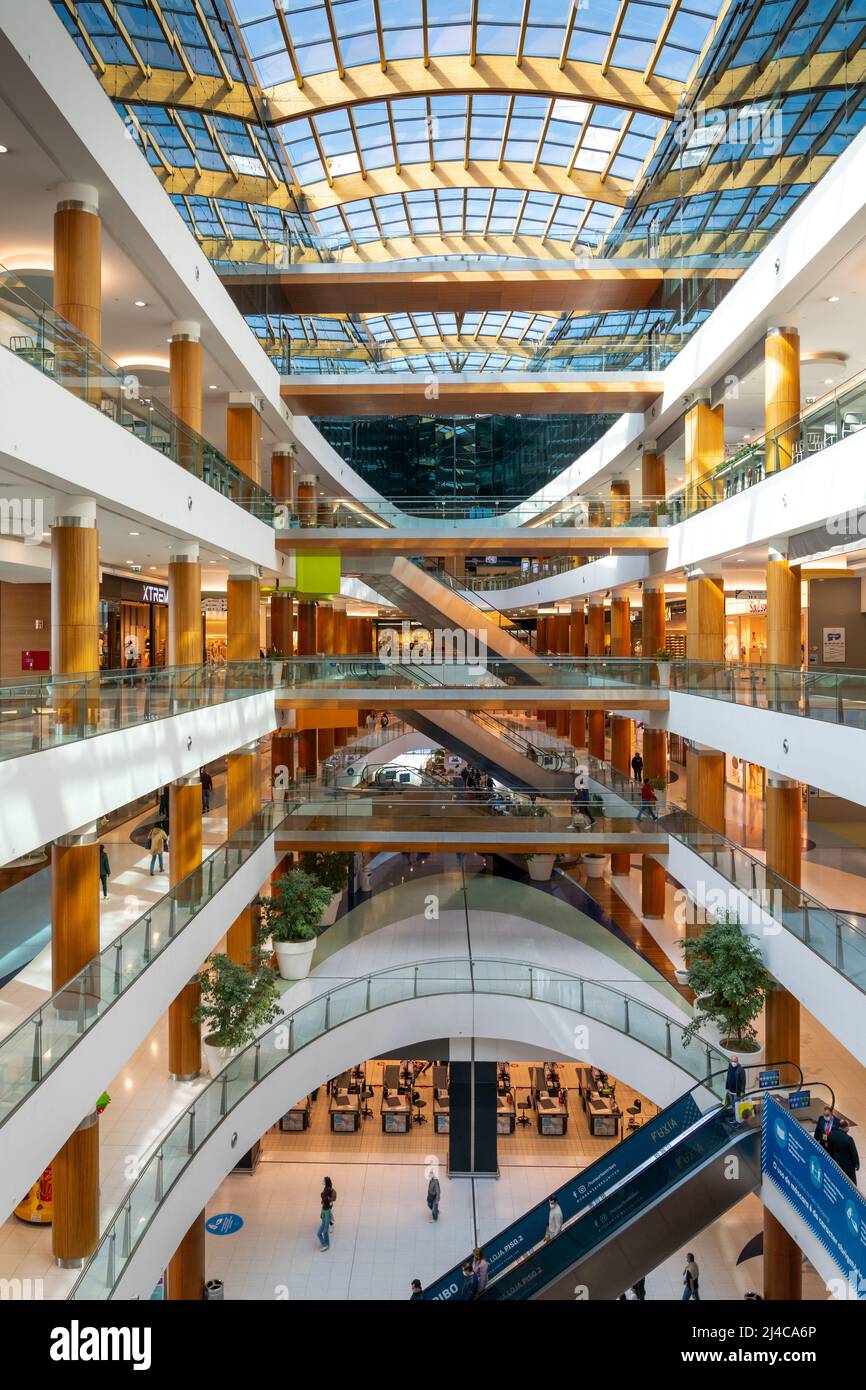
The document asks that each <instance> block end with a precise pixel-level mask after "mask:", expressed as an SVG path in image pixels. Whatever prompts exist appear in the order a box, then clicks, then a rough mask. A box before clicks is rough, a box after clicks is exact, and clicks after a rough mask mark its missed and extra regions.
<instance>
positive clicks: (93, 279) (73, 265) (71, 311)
mask: <svg viewBox="0 0 866 1390" xmlns="http://www.w3.org/2000/svg"><path fill="white" fill-rule="evenodd" d="M57 196H58V202H57V208H56V211H55V213H54V309H55V312H56V313H58V314H59V315H60V316H61V318H64V319H66V321H67V323H71V324H72V326H73V328H77V329H78V331H79V333H81V334H82V336H83V337H84V338H87V339H88V341H89V342H91V343H94V344H95V345H96V346H97V347H99V346H100V345H101V343H102V222H101V220H100V217H99V195H98V193H97V191H96V189H95V188H93V187H91V185H90V184H84V183H62V184H60V185H59V186H58V188H57Z"/></svg>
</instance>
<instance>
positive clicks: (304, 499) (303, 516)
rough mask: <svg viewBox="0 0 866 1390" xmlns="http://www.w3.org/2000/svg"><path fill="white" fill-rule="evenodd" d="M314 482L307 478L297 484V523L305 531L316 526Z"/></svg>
mask: <svg viewBox="0 0 866 1390" xmlns="http://www.w3.org/2000/svg"><path fill="white" fill-rule="evenodd" d="M316 491H317V488H316V480H315V478H314V477H311V476H309V475H308V476H307V477H305V478H301V480H300V482H299V483H298V521H299V523H300V525H301V526H302V527H304V528H305V529H310V528H312V527H315V525H316Z"/></svg>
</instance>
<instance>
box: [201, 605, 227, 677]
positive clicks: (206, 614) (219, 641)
mask: <svg viewBox="0 0 866 1390" xmlns="http://www.w3.org/2000/svg"><path fill="white" fill-rule="evenodd" d="M228 610H229V605H228V599H227V597H226V595H225V594H215V593H214V594H202V596H201V612H202V625H203V630H204V639H203V640H204V659H205V661H207V662H211V663H216V664H217V665H221V664H222V662H224V661H225V659H226V652H227V651H228Z"/></svg>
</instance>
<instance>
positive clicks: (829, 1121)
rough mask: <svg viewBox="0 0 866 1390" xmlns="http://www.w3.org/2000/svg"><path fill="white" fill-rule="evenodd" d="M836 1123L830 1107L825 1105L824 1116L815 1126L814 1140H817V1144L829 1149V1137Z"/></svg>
mask: <svg viewBox="0 0 866 1390" xmlns="http://www.w3.org/2000/svg"><path fill="white" fill-rule="evenodd" d="M838 1123H839V1121H838V1120H837V1119H836V1116H835V1114H834V1112H833V1107H832V1105H825V1106H824V1114H823V1115H822V1116H821V1118H820V1119H819V1120H818V1123H817V1124H816V1126H815V1138H816V1139H817V1140H818V1143H819V1144H823V1146H824V1148H825V1149H827V1148H829V1146H830V1135H831V1134H832V1133H833V1131H834V1129H835V1128H836V1126H837V1125H838Z"/></svg>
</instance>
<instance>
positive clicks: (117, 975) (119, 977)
mask: <svg viewBox="0 0 866 1390" xmlns="http://www.w3.org/2000/svg"><path fill="white" fill-rule="evenodd" d="M122 981H123V937H122V936H121V937H120V938H119V940H117V941H115V943H114V993H115V994H119V993H120V990H121V985H122Z"/></svg>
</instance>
